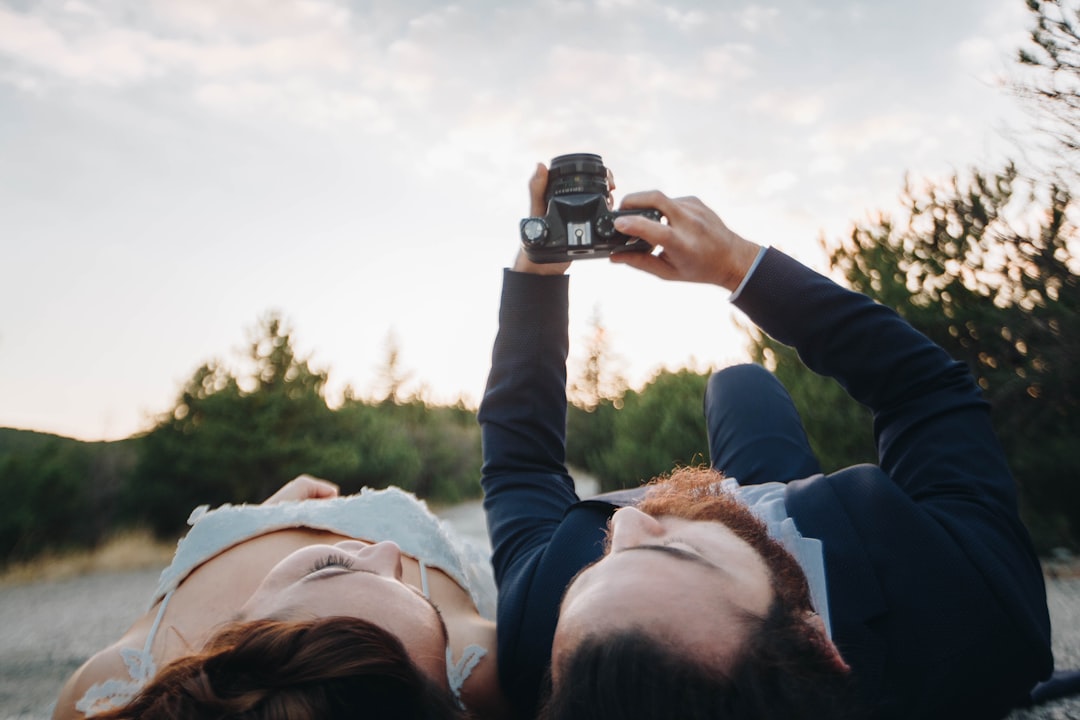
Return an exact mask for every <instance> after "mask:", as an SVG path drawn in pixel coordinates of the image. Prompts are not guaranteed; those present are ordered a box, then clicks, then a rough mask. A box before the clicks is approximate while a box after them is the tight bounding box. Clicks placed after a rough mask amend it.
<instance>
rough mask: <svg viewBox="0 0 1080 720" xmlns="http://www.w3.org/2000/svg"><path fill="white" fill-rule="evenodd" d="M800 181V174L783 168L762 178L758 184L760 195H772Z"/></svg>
mask: <svg viewBox="0 0 1080 720" xmlns="http://www.w3.org/2000/svg"><path fill="white" fill-rule="evenodd" d="M798 181H799V176H798V175H796V174H795V173H793V172H791V171H790V170H782V171H780V172H777V173H773V174H771V175H769V176H767V177H765V178H763V179H762V181H761V182H760V183H758V186H757V193H758V195H759V196H760V197H766V198H767V197H771V196H773V195H777V194H779V193H782V192H783V191H785V190H787V189H788V188H790V187H792V186H793V185H795V184H796V183H797V182H798Z"/></svg>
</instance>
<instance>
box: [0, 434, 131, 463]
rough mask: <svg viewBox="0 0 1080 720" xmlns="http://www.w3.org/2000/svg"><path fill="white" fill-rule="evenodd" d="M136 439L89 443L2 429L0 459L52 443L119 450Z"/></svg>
mask: <svg viewBox="0 0 1080 720" xmlns="http://www.w3.org/2000/svg"><path fill="white" fill-rule="evenodd" d="M136 439H137V438H125V439H124V440H98V441H93V442H87V441H85V440H76V439H75V438H69V437H64V436H63V435H54V434H53V433H44V432H38V431H36V430H18V429H16V428H0V458H3V457H5V456H7V455H12V454H19V455H21V454H28V453H34V452H37V451H38V450H40V449H41V448H43V447H45V446H47V445H50V444H52V443H57V444H59V445H60V446H62V447H68V446H69V447H76V446H86V447H94V446H101V447H106V446H108V447H113V448H117V447H122V446H124V445H133V441H134V440H136Z"/></svg>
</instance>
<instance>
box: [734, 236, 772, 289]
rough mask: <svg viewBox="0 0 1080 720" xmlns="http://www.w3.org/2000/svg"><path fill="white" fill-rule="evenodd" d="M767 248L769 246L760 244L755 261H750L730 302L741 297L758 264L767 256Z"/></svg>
mask: <svg viewBox="0 0 1080 720" xmlns="http://www.w3.org/2000/svg"><path fill="white" fill-rule="evenodd" d="M767 250H768V248H767V247H765V246H760V247H759V248H758V251H757V255H755V256H754V260H753V262H752V263H750V267H749V268H747V270H746V274H745V275H743V277H742V280H740V281H739V284H738V286H736V288H735V289H734V290H733V291H732V293H731V297H729V298H728V301H729V302H735V301H736V300H738V299H739V295H741V294H742V291H743V288H745V287H746V285H747V283H749V282H750V277H751V276H752V275H753V274H754V271H755V270H757V267H758V265H760V264H761V259H762V258H763V257H765V252H766V251H767Z"/></svg>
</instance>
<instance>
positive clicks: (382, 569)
mask: <svg viewBox="0 0 1080 720" xmlns="http://www.w3.org/2000/svg"><path fill="white" fill-rule="evenodd" d="M336 547H339V548H341V549H342V550H344V551H345V552H347V553H349V554H350V555H352V556H353V557H354V558H356V564H355V566H354V567H356V568H357V569H360V570H367V571H368V572H373V573H375V574H377V575H383V576H385V577H392V578H394V579H396V580H400V579H401V548H399V547H398V546H397V543H393V542H390V541H389V540H384V541H383V542H377V543H375V544H373V545H369V544H367V543H362V542H357V541H355V540H346V541H345V542H339V543H337V544H336Z"/></svg>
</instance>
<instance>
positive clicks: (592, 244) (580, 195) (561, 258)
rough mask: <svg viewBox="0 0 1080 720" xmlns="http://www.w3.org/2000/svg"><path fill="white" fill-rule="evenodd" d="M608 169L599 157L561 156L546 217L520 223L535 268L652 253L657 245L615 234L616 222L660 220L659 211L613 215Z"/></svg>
mask: <svg viewBox="0 0 1080 720" xmlns="http://www.w3.org/2000/svg"><path fill="white" fill-rule="evenodd" d="M610 197H611V188H610V187H609V186H608V173H607V168H606V167H604V161H603V160H602V159H601V158H600V156H599V155H593V154H592V153H576V154H573V155H560V156H558V157H557V158H555V159H553V160H552V161H551V167H549V168H548V183H547V190H546V191H545V192H544V199H545V200H546V201H547V214H546V215H545V216H544V217H528V218H525V219H523V220H522V221H521V246H522V247H523V248H524V249H525V254H526V255H528V256H529V259H530V260H532V261H533V262H536V263H556V262H566V261H567V260H577V259H579V258H591V257H607V256H608V255H611V254H612V253H619V252H650V251H651V250H652V245H650V244H649V243H647V242H645V241H644V240H642V239H641V238H637V237H632V236H630V235H625V234H623V233H621V232H619V231H618V230H616V229H615V218H617V217H619V216H622V215H644V216H645V217H647V218H651V219H653V220H656V221H659V220H660V218H661V215H660V212H659V211H658V210H651V209H644V210H612V209H611V208H610V207H609V205H608V202H609V199H610Z"/></svg>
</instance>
